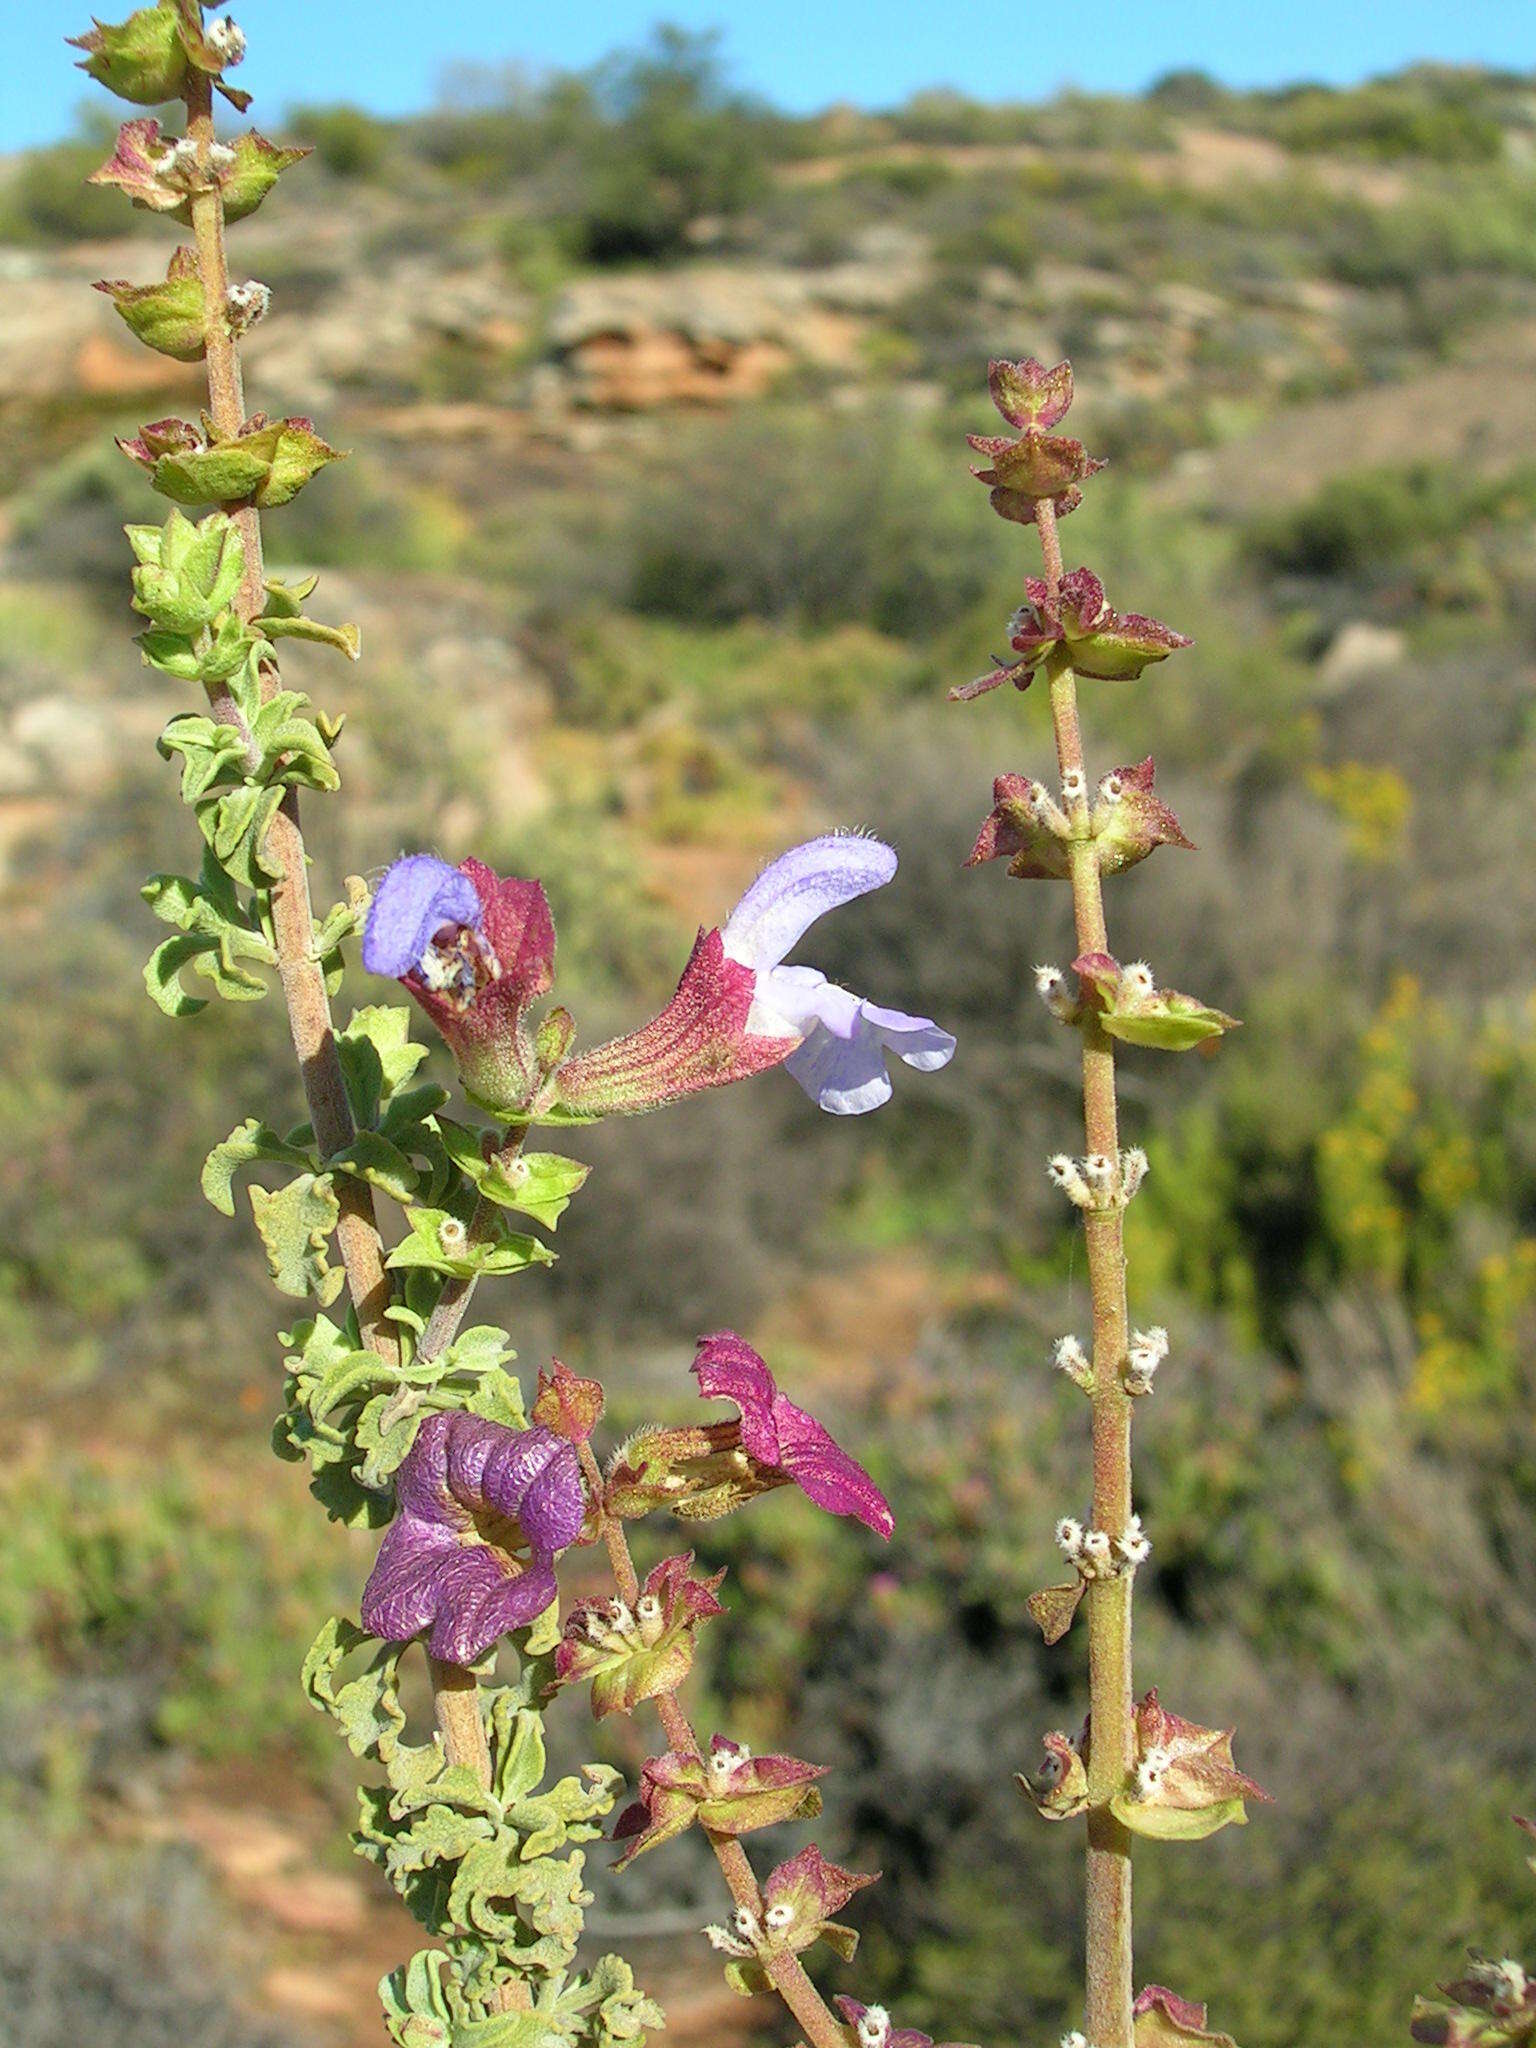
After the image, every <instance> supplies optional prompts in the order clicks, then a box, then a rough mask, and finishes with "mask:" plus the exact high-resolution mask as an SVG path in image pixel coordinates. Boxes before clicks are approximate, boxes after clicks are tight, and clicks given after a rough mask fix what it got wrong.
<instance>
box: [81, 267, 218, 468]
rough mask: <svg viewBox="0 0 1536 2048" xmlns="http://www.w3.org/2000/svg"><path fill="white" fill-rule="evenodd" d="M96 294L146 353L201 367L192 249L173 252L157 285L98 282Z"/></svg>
mask: <svg viewBox="0 0 1536 2048" xmlns="http://www.w3.org/2000/svg"><path fill="white" fill-rule="evenodd" d="M96 289H97V291H99V292H104V293H105V294H106V296H107V297H108V298H109V299H110V300H111V301H112V303H113V305H114V306H116V308H117V310H118V312H119V314H120V315H121V316H122V318H123V320H124V321H125V322H126V323H127V326H128V328H129V330H130V331H131V332H132V334H133V335H134V336H135V337H136V338H137V339H138V340H139V341H142V342H143V344H144V346H145V347H146V348H152V349H154V350H155V351H156V353H157V354H159V355H162V356H170V357H171V358H172V359H173V361H175V362H178V363H198V362H201V361H202V359H203V349H204V345H205V339H206V335H207V300H206V298H205V295H204V292H203V280H202V278H201V277H200V275H199V274H198V268H197V257H196V256H195V254H194V253H193V251H192V250H191V249H188V248H185V247H183V248H179V249H177V250H175V251H174V252H173V254H172V256H171V260H170V262H169V263H168V264H167V266H166V271H165V277H164V280H163V282H161V283H160V284H137V285H136V284H130V283H129V282H128V280H127V279H126V278H103V279H102V280H101V282H100V283H99V284H98V285H97V287H96ZM186 502H188V503H207V502H208V500H206V499H203V500H196V499H193V500H187V501H186Z"/></svg>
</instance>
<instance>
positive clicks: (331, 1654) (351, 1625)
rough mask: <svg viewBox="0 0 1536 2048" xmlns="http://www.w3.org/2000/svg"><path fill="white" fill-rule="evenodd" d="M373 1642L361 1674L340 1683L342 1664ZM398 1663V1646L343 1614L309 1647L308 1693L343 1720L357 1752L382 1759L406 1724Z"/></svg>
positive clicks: (306, 1665) (325, 1710)
mask: <svg viewBox="0 0 1536 2048" xmlns="http://www.w3.org/2000/svg"><path fill="white" fill-rule="evenodd" d="M368 1644H372V1645H373V1650H374V1654H373V1656H372V1658H371V1659H370V1661H369V1663H368V1664H367V1665H366V1667H365V1668H364V1669H363V1671H362V1672H361V1673H360V1674H359V1675H358V1676H356V1677H354V1678H352V1679H349V1680H348V1681H347V1682H346V1683H344V1684H343V1683H339V1682H338V1681H339V1679H340V1674H341V1667H342V1666H343V1664H345V1663H346V1662H347V1661H348V1660H349V1659H350V1658H351V1657H353V1656H354V1655H355V1654H356V1652H357V1651H359V1650H361V1649H362V1648H364V1646H365V1645H368ZM399 1662H400V1651H399V1648H398V1646H396V1645H394V1644H381V1643H380V1642H379V1640H378V1638H377V1637H376V1636H371V1635H369V1633H368V1631H367V1630H366V1629H363V1628H359V1627H358V1626H357V1624H356V1622H352V1621H348V1620H347V1619H346V1617H345V1616H344V1615H339V1614H333V1615H332V1616H331V1618H330V1620H329V1621H327V1622H326V1623H325V1624H324V1626H323V1627H322V1628H321V1630H320V1632H319V1634H318V1635H317V1636H316V1637H315V1639H314V1641H313V1642H312V1643H311V1644H310V1646H309V1651H308V1654H307V1655H306V1657H305V1659H304V1668H303V1672H302V1675H301V1683H302V1685H303V1687H304V1693H305V1697H306V1698H307V1699H308V1700H309V1702H310V1704H311V1705H312V1706H315V1707H318V1708H319V1709H320V1710H321V1712H322V1713H327V1714H329V1715H330V1716H331V1717H332V1718H333V1720H335V1721H337V1722H339V1723H340V1726H341V1731H342V1734H343V1736H344V1737H345V1738H346V1744H347V1747H348V1749H350V1750H351V1752H352V1754H353V1755H354V1756H355V1757H363V1758H374V1759H377V1758H378V1757H379V1756H380V1754H381V1752H382V1750H383V1749H384V1748H385V1747H386V1746H388V1745H391V1744H393V1743H394V1742H395V1741H396V1740H398V1738H399V1736H400V1733H401V1731H402V1730H403V1729H404V1727H405V1714H404V1712H403V1710H402V1708H401V1706H400V1700H399V1695H398V1691H397V1678H398V1671H399Z"/></svg>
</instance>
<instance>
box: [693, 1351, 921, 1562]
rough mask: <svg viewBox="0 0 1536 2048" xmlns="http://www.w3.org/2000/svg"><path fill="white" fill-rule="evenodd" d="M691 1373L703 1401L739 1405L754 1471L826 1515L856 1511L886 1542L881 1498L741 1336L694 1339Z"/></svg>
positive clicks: (889, 1520)
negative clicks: (792, 1489)
mask: <svg viewBox="0 0 1536 2048" xmlns="http://www.w3.org/2000/svg"><path fill="white" fill-rule="evenodd" d="M693 1373H694V1377H695V1378H696V1379H697V1380H698V1383H699V1392H700V1393H701V1394H702V1395H703V1396H704V1398H705V1400H707V1401H734V1402H735V1403H736V1405H737V1407H738V1408H739V1409H740V1410H741V1434H740V1444H741V1448H742V1450H744V1451H745V1452H746V1454H747V1456H748V1457H749V1458H750V1459H751V1460H752V1462H753V1464H754V1465H755V1466H756V1467H758V1468H759V1471H760V1473H761V1475H763V1476H766V1477H768V1478H770V1480H772V1481H775V1482H776V1483H778V1484H780V1485H784V1484H789V1485H793V1486H798V1487H799V1489H800V1491H801V1492H802V1493H803V1494H805V1495H806V1496H807V1497H808V1498H809V1499H811V1500H813V1501H814V1502H815V1503H816V1505H817V1507H819V1508H825V1509H826V1510H827V1512H828V1514H832V1515H855V1516H857V1518H858V1519H859V1521H861V1522H863V1523H864V1525H865V1526H866V1528H870V1529H873V1530H874V1532H875V1534H876V1535H877V1536H881V1537H884V1538H885V1540H886V1541H887V1542H889V1541H890V1537H891V1532H892V1530H893V1529H894V1528H895V1526H896V1518H895V1516H894V1515H893V1514H892V1513H891V1504H890V1502H889V1501H888V1500H887V1499H886V1497H885V1495H884V1494H883V1493H882V1492H881V1491H880V1489H879V1487H878V1486H876V1484H875V1482H874V1481H873V1479H871V1478H870V1476H869V1474H868V1473H867V1472H866V1471H865V1470H864V1467H863V1466H862V1465H860V1464H857V1463H856V1462H855V1461H854V1460H853V1459H852V1458H850V1457H849V1455H848V1453H847V1452H846V1451H845V1450H844V1449H843V1448H842V1446H841V1445H840V1444H838V1443H836V1442H834V1441H833V1439H832V1437H831V1436H830V1435H829V1434H828V1433H827V1431H826V1430H825V1429H823V1428H822V1426H821V1424H820V1423H819V1422H818V1421H817V1420H816V1418H815V1417H814V1416H813V1415H807V1414H806V1412H805V1410H804V1409H803V1408H797V1407H796V1406H795V1404H794V1402H793V1401H791V1400H788V1399H787V1398H786V1397H785V1396H784V1395H783V1394H781V1393H780V1392H779V1388H778V1383H777V1381H776V1380H775V1379H774V1377H773V1374H772V1373H771V1372H770V1371H769V1370H768V1368H767V1366H766V1365H765V1364H764V1363H763V1361H762V1359H761V1358H760V1357H759V1356H758V1354H757V1353H756V1352H755V1351H754V1350H753V1349H752V1346H751V1345H750V1344H749V1343H748V1342H747V1341H746V1339H745V1338H744V1337H738V1336H737V1335H736V1333H735V1331H734V1330H720V1331H717V1332H716V1333H715V1335H714V1336H712V1337H701V1338H700V1339H699V1346H698V1352H697V1354H696V1356H695V1358H694V1361H693Z"/></svg>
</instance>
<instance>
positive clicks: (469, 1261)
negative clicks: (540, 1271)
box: [385, 1208, 555, 1280]
mask: <svg viewBox="0 0 1536 2048" xmlns="http://www.w3.org/2000/svg"><path fill="white" fill-rule="evenodd" d="M406 1215H407V1220H408V1222H409V1223H410V1226H411V1234H410V1236H409V1237H407V1238H403V1239H402V1240H401V1242H400V1243H399V1244H397V1245H396V1246H395V1248H394V1250H393V1251H392V1252H391V1253H390V1255H389V1257H388V1259H387V1260H386V1261H385V1263H386V1264H387V1265H388V1266H390V1267H392V1268H394V1269H396V1270H399V1269H402V1268H406V1267H412V1266H425V1267H427V1268H429V1269H430V1270H431V1271H432V1272H434V1273H443V1274H446V1275H448V1276H449V1277H450V1278H453V1279H463V1280H467V1279H470V1278H472V1277H473V1276H474V1275H476V1274H481V1273H521V1272H522V1271H524V1269H525V1268H527V1267H529V1266H552V1265H553V1264H554V1261H555V1254H554V1253H553V1252H552V1251H551V1250H550V1249H549V1246H548V1245H546V1244H543V1243H541V1242H540V1240H539V1239H538V1238H536V1237H525V1236H523V1235H521V1234H520V1233H519V1232H516V1231H510V1230H505V1229H503V1228H502V1226H501V1225H500V1224H499V1223H496V1224H494V1225H493V1232H494V1234H493V1235H492V1236H490V1237H489V1238H484V1239H476V1238H471V1237H470V1236H469V1234H468V1231H467V1229H466V1227H465V1225H464V1223H463V1221H462V1220H461V1219H460V1218H459V1217H457V1216H453V1215H450V1213H449V1212H448V1211H447V1210H446V1209H427V1208H421V1209H409V1210H407V1212H406Z"/></svg>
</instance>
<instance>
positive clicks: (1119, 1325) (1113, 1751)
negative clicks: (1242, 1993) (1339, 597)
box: [1037, 500, 1134, 2048]
mask: <svg viewBox="0 0 1536 2048" xmlns="http://www.w3.org/2000/svg"><path fill="white" fill-rule="evenodd" d="M1037 524H1038V528H1039V533H1040V547H1041V553H1042V555H1043V557H1044V563H1045V583H1046V587H1047V590H1048V592H1049V598H1050V602H1051V603H1052V604H1054V603H1055V602H1056V601H1057V599H1058V595H1059V592H1060V588H1061V573H1062V564H1061V543H1060V540H1059V538H1058V536H1057V531H1056V514H1055V510H1054V508H1053V507H1052V505H1051V504H1050V502H1049V500H1043V501H1041V502H1040V504H1039V505H1038V507H1037ZM1049 674H1050V692H1051V723H1052V726H1053V728H1054V731H1055V737H1056V755H1057V760H1058V762H1059V764H1060V768H1061V773H1062V777H1063V779H1064V780H1065V779H1066V778H1067V777H1069V776H1075V779H1076V783H1077V786H1078V787H1079V788H1081V789H1082V790H1083V791H1084V794H1083V795H1082V796H1081V797H1080V798H1079V800H1078V801H1079V806H1080V807H1081V810H1082V812H1083V816H1082V817H1081V818H1078V817H1074V818H1072V820H1071V822H1072V824H1073V825H1074V827H1080V826H1082V825H1084V824H1085V823H1086V810H1087V801H1088V800H1087V795H1086V791H1087V788H1088V786H1089V785H1088V781H1087V777H1086V774H1085V772H1084V768H1083V736H1082V729H1081V726H1080V724H1079V722H1078V715H1077V678H1076V676H1075V674H1074V673H1073V670H1072V667H1071V664H1070V662H1069V661H1067V660H1065V659H1062V658H1061V657H1060V655H1057V656H1055V657H1053V659H1052V661H1051V663H1050V664H1049ZM1069 858H1070V863H1071V882H1072V910H1073V918H1074V921H1075V924H1076V930H1077V947H1078V951H1079V953H1080V954H1085V953H1102V952H1106V951H1107V950H1108V944H1107V935H1106V930H1105V922H1104V893H1103V887H1102V883H1101V879H1100V874H1099V861H1098V852H1097V848H1096V846H1095V844H1094V842H1093V840H1092V839H1090V838H1088V837H1087V836H1086V835H1085V834H1080V836H1078V837H1076V838H1074V839H1073V841H1072V844H1071V849H1070V856H1069ZM1082 1032H1083V1121H1084V1126H1085V1130H1086V1136H1087V1149H1088V1151H1089V1152H1090V1153H1101V1154H1102V1155H1103V1156H1104V1157H1105V1158H1107V1159H1118V1158H1119V1157H1120V1136H1119V1120H1118V1114H1117V1110H1116V1102H1115V1053H1114V1043H1113V1040H1112V1039H1111V1038H1110V1036H1109V1034H1108V1033H1107V1032H1106V1031H1105V1029H1104V1027H1103V1024H1102V1023H1101V1022H1100V1020H1099V1017H1098V1014H1097V1013H1096V1012H1094V1011H1089V1012H1088V1013H1087V1015H1086V1016H1085V1017H1084V1019H1083V1027H1082ZM1083 1229H1084V1234H1085V1236H1086V1238H1087V1248H1088V1285H1089V1291H1090V1295H1091V1300H1092V1312H1093V1361H1092V1363H1093V1381H1092V1399H1093V1526H1094V1527H1095V1528H1096V1529H1102V1530H1104V1531H1105V1532H1106V1534H1107V1535H1108V1536H1109V1537H1110V1538H1111V1539H1112V1540H1113V1539H1115V1538H1118V1537H1119V1536H1121V1535H1122V1534H1123V1533H1124V1531H1125V1527H1126V1523H1127V1520H1128V1518H1129V1516H1130V1512H1131V1399H1130V1396H1129V1395H1128V1394H1127V1392H1126V1390H1125V1385H1124V1381H1123V1378H1122V1373H1123V1370H1124V1365H1125V1358H1126V1347H1127V1341H1128V1312H1127V1307H1126V1285H1125V1227H1124V1212H1123V1210H1122V1209H1120V1208H1118V1207H1114V1208H1108V1209H1089V1210H1085V1211H1084V1215H1083ZM1133 1584H1134V1576H1133V1574H1131V1573H1129V1572H1125V1573H1122V1574H1120V1575H1118V1576H1117V1577H1114V1578H1106V1579H1098V1580H1095V1581H1094V1582H1093V1583H1092V1584H1090V1585H1089V1587H1088V1590H1087V1596H1086V1600H1087V1617H1088V1681H1089V1725H1090V1727H1091V1728H1092V1731H1093V1742H1092V1748H1091V1752H1090V1757H1089V1779H1088V1796H1089V1807H1088V1884H1087V1933H1086V1944H1087V1978H1088V1981H1087V2003H1086V2010H1085V2014H1084V2023H1085V2030H1086V2033H1087V2037H1088V2040H1089V2041H1090V2042H1091V2043H1092V2044H1093V2048H1131V2044H1132V2027H1133V2012H1132V2007H1133V1998H1134V1987H1133V1979H1132V1955H1131V1837H1130V1833H1129V1831H1128V1830H1127V1829H1126V1828H1125V1827H1123V1826H1122V1825H1121V1823H1120V1822H1119V1821H1118V1820H1117V1819H1116V1818H1115V1816H1114V1815H1113V1813H1111V1811H1110V1808H1109V1801H1110V1799H1111V1798H1112V1797H1113V1796H1114V1794H1115V1793H1116V1792H1118V1791H1119V1790H1120V1787H1121V1785H1122V1783H1123V1781H1124V1778H1125V1775H1126V1772H1127V1770H1128V1769H1129V1767H1130V1764H1131V1760H1132V1754H1133V1746H1134V1724H1133V1716H1132V1696H1133V1695H1132V1683H1131V1589H1132V1586H1133Z"/></svg>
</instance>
